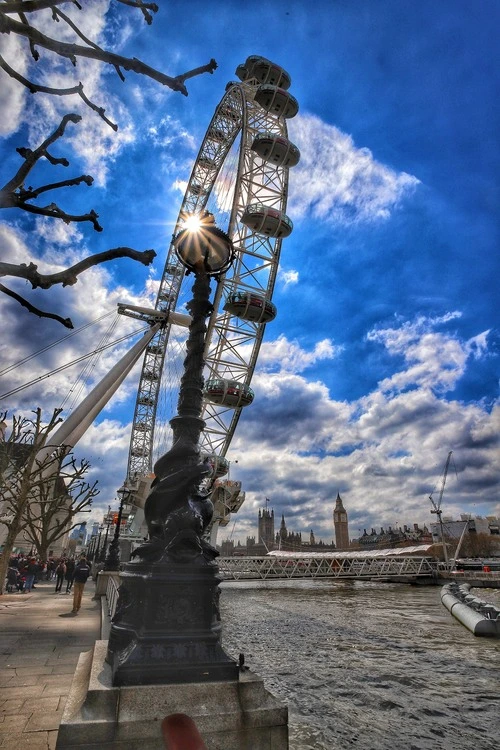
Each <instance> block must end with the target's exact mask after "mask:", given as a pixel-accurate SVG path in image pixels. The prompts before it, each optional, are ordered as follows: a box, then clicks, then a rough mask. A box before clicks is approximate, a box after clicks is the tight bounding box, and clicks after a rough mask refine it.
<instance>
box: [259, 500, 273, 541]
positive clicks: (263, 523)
mask: <svg viewBox="0 0 500 750" xmlns="http://www.w3.org/2000/svg"><path fill="white" fill-rule="evenodd" d="M266 503H267V499H266ZM258 521H259V544H262V545H263V546H264V547H267V549H268V550H269V552H270V551H271V550H272V549H274V510H273V509H271V510H269V508H268V507H267V505H266V507H265V508H264V509H263V510H260V509H259V519H258Z"/></svg>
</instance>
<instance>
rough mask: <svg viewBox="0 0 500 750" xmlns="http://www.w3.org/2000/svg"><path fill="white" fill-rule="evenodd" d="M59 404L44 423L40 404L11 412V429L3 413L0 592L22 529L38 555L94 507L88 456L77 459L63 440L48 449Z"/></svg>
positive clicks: (0, 437)
mask: <svg viewBox="0 0 500 750" xmlns="http://www.w3.org/2000/svg"><path fill="white" fill-rule="evenodd" d="M60 413H61V410H60V409H55V410H54V411H53V412H52V415H51V417H50V419H49V421H48V422H47V423H46V424H44V422H43V419H42V410H41V409H36V410H35V411H34V417H33V418H28V417H17V416H13V417H12V419H11V423H10V430H9V428H8V425H7V422H6V421H5V419H6V415H5V414H4V415H3V418H0V422H1V425H0V524H2V525H3V526H5V527H6V528H7V535H6V538H5V540H4V543H3V546H2V554H1V556H0V592H1V591H3V586H4V582H5V575H6V572H7V567H8V564H9V559H10V556H11V553H12V549H13V547H14V544H15V541H16V539H17V537H18V535H19V534H20V533H21V532H22V531H23V530H24V531H25V533H26V535H27V538H28V539H29V540H30V541H31V543H32V544H33V546H34V547H36V549H37V552H38V554H39V556H40V557H42V558H46V555H47V551H48V550H49V549H50V545H52V544H54V542H55V541H57V539H60V538H61V536H63V535H64V534H65V533H66V532H67V531H68V530H70V529H71V528H74V526H75V525H76V522H75V521H74V518H75V515H76V514H77V513H80V512H81V511H84V510H86V509H87V508H89V507H90V504H91V502H92V498H93V497H94V496H95V495H96V494H97V493H98V490H97V488H96V483H94V484H93V485H89V484H87V483H86V482H85V481H84V476H85V474H86V472H87V471H88V468H89V464H88V462H87V461H85V460H84V461H81V462H80V463H77V462H76V460H75V459H74V457H73V456H72V455H71V453H70V452H69V451H68V450H67V449H66V448H65V447H64V446H62V447H61V446H54V450H49V447H50V435H51V433H52V432H53V431H54V429H55V427H56V426H57V425H58V424H59V423H60V422H61V421H62V420H61V418H60V416H59V415H60Z"/></svg>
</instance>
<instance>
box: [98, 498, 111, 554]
mask: <svg viewBox="0 0 500 750" xmlns="http://www.w3.org/2000/svg"><path fill="white" fill-rule="evenodd" d="M110 513H111V505H108V514H107V516H106V520H105V524H106V534H105V535H104V542H103V545H102V549H101V554H100V555H99V559H98V562H101V563H103V562H104V561H105V560H106V552H107V549H108V535H109V527H110V526H111V519H110Z"/></svg>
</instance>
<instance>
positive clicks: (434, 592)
mask: <svg viewBox="0 0 500 750" xmlns="http://www.w3.org/2000/svg"><path fill="white" fill-rule="evenodd" d="M440 590H441V587H440V586H407V585H400V584H391V583H386V584H385V583H374V582H365V581H346V582H340V581H331V580H307V581H305V580H283V581H241V582H226V583H223V584H222V596H221V605H222V606H221V612H222V622H223V642H224V646H225V648H226V650H227V651H228V653H230V654H231V655H232V656H234V657H237V656H238V654H239V653H240V652H243V653H244V654H245V660H246V665H247V666H248V667H249V668H250V669H251V670H253V671H254V672H257V673H258V674H259V675H260V676H261V677H263V679H264V682H265V684H266V687H267V688H268V689H270V690H271V691H272V692H273V693H274V694H275V695H276V696H278V697H280V698H282V699H283V700H284V701H285V702H286V703H287V704H288V708H289V723H290V750H344V749H345V748H358V749H359V750H395V748H404V750H493V749H494V748H495V750H496V749H497V748H498V747H499V742H500V640H499V639H489V638H477V637H475V636H474V635H473V634H472V633H471V632H469V631H468V630H467V629H466V628H465V627H464V626H463V625H461V624H460V623H459V622H458V621H457V620H455V619H454V618H453V617H452V616H451V614H450V613H449V612H448V610H446V609H445V608H444V607H443V605H442V604H441V601H440ZM475 593H476V594H477V595H478V596H480V597H481V598H482V599H485V600H487V601H490V602H491V603H494V604H496V605H497V606H499V605H500V591H498V590H491V589H483V590H476V591H475Z"/></svg>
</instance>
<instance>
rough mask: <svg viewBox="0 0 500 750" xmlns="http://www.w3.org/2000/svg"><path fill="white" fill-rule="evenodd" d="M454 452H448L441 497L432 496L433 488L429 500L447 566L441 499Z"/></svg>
mask: <svg viewBox="0 0 500 750" xmlns="http://www.w3.org/2000/svg"><path fill="white" fill-rule="evenodd" d="M452 453H453V451H450V452H449V453H448V458H447V459H446V463H445V465H444V471H443V476H442V478H441V487H440V490H439V498H438V501H437V503H436V502H435V500H434V498H433V497H432V494H433V492H434V490H432V492H431V494H430V495H429V500H430V501H431V504H432V509H431V513H435V514H436V515H437V517H438V522H439V531H440V534H441V544H442V545H443V554H444V561H445V564H446V567H447V568H448V550H447V548H446V542H445V540H444V529H443V519H442V518H441V516H442V513H443V511H442V510H441V501H442V499H443V493H444V486H445V484H446V477H447V476H448V469H449V467H450V461H451V456H452Z"/></svg>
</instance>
